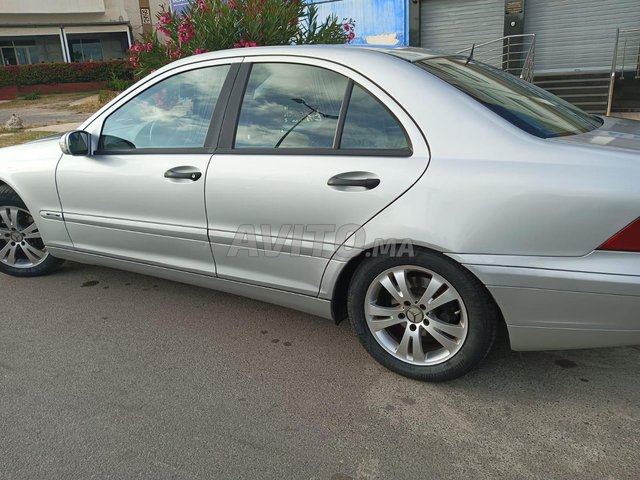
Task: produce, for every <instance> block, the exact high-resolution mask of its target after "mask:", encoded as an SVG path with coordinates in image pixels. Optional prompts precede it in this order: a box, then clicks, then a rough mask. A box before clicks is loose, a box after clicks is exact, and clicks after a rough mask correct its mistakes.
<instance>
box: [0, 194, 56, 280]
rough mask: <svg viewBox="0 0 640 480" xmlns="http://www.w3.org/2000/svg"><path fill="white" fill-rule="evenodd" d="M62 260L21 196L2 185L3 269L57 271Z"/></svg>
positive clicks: (0, 264) (13, 272) (40, 272)
mask: <svg viewBox="0 0 640 480" xmlns="http://www.w3.org/2000/svg"><path fill="white" fill-rule="evenodd" d="M62 263H63V261H62V260H60V259H57V258H55V257H53V256H51V255H50V254H49V252H47V248H46V247H45V245H44V242H43V241H42V236H41V235H40V231H39V230H38V226H37V225H36V222H35V220H34V218H33V216H32V215H31V213H30V212H29V210H28V209H27V207H26V205H25V204H24V202H23V201H22V199H20V197H19V196H18V195H16V193H15V192H14V191H13V190H11V189H10V188H8V187H6V186H2V187H0V272H2V273H6V274H8V275H13V276H15V277H35V276H39V275H46V274H48V273H51V272H53V271H55V270H57V269H58V267H59V266H60V265H61V264H62Z"/></svg>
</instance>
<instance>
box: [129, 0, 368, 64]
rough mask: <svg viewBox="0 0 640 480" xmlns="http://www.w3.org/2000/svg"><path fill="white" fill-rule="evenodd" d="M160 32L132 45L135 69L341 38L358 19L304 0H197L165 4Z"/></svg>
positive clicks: (344, 40)
mask: <svg viewBox="0 0 640 480" xmlns="http://www.w3.org/2000/svg"><path fill="white" fill-rule="evenodd" d="M156 29H157V30H158V31H159V32H161V33H162V34H163V35H164V37H166V38H165V39H164V41H160V40H159V39H158V36H157V34H156V33H155V32H154V33H153V34H145V35H143V37H142V40H141V41H138V42H136V44H135V45H133V46H132V47H131V49H130V54H131V58H130V62H131V64H132V65H133V66H134V67H135V69H136V75H140V76H142V75H146V74H148V73H150V72H152V71H153V70H156V69H158V68H160V67H161V66H163V65H166V64H167V63H169V62H171V61H173V60H177V59H179V58H184V57H188V56H190V55H198V54H200V53H204V52H212V51H215V50H224V49H227V48H246V47H255V46H258V45H290V44H311V43H314V44H336V43H348V42H350V41H351V40H353V38H354V37H355V33H354V22H353V20H351V19H349V20H342V21H340V20H338V18H337V17H336V16H335V15H331V16H329V17H327V18H325V19H324V20H322V21H320V20H319V19H318V10H317V8H316V7H315V5H313V4H311V5H305V4H304V3H303V2H302V1H301V0H194V1H193V2H192V3H191V5H190V6H189V7H188V8H187V9H186V10H185V11H184V12H183V13H182V14H181V15H176V14H173V13H172V12H171V11H170V10H168V9H167V8H166V7H164V6H163V7H162V10H161V12H160V13H159V14H158V23H157V26H156Z"/></svg>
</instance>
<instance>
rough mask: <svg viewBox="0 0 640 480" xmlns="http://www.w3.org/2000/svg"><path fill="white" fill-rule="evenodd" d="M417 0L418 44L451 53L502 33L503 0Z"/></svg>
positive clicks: (498, 36)
mask: <svg viewBox="0 0 640 480" xmlns="http://www.w3.org/2000/svg"><path fill="white" fill-rule="evenodd" d="M421 1H422V3H421V4H420V44H421V46H422V47H425V48H430V49H433V50H442V51H444V52H447V53H453V52H457V51H459V50H462V49H464V48H467V47H470V46H471V45H472V44H473V43H476V44H478V43H483V42H488V41H490V40H495V39H496V38H500V37H502V36H503V34H504V0H421ZM636 1H638V0H636Z"/></svg>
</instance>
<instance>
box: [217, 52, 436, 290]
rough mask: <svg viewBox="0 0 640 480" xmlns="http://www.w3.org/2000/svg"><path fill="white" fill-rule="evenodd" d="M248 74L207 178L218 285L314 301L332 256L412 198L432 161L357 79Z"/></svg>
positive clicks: (276, 63) (290, 65)
mask: <svg viewBox="0 0 640 480" xmlns="http://www.w3.org/2000/svg"><path fill="white" fill-rule="evenodd" d="M253 62H254V63H253V65H252V66H251V68H250V71H248V70H249V68H248V67H244V68H243V70H244V72H243V73H241V74H240V75H239V78H238V81H237V82H236V88H237V90H236V92H234V94H233V95H232V96H231V98H232V99H233V98H237V101H236V104H235V105H234V104H231V105H229V107H228V109H227V112H228V113H227V116H226V117H225V125H224V128H223V130H222V136H221V145H220V147H221V148H219V150H218V152H217V153H216V155H215V156H214V158H213V160H212V162H211V165H210V168H209V171H208V174H207V188H206V200H207V215H208V218H209V236H210V239H211V242H212V248H213V251H214V255H215V258H216V265H217V271H218V275H219V276H220V277H223V278H228V279H233V280H240V281H243V282H249V283H254V284H259V285H266V286H271V287H275V288H280V289H284V290H288V291H294V292H299V293H304V294H312V295H316V294H317V293H318V290H319V286H320V282H321V279H322V274H323V272H324V269H325V267H326V265H327V263H328V260H329V258H330V257H331V256H332V255H333V253H334V252H335V250H336V249H337V247H338V246H339V245H340V244H341V243H342V242H343V241H344V240H345V239H346V238H347V237H348V236H349V235H350V234H351V233H352V232H353V231H354V230H356V229H357V227H359V226H361V225H363V224H364V223H365V222H367V221H368V220H369V219H370V218H372V217H373V216H374V215H376V214H377V213H378V212H379V211H380V210H382V209H383V208H385V207H386V206H387V205H388V204H390V203H391V202H393V201H394V200H395V199H396V198H397V197H398V196H400V195H402V194H403V193H404V192H405V191H406V190H407V189H408V188H410V187H411V185H412V184H413V183H414V182H415V181H416V180H417V179H418V178H419V177H420V175H421V174H422V173H423V172H424V171H425V169H426V167H427V163H428V161H429V151H428V148H427V145H426V142H425V140H424V138H423V137H422V135H421V133H420V131H419V130H418V128H417V127H416V126H415V124H414V123H413V122H412V121H411V119H410V118H409V117H408V116H407V115H406V114H405V113H404V111H403V110H402V109H401V108H400V107H399V106H398V105H396V104H395V102H393V100H391V99H390V98H389V97H388V96H387V95H386V94H385V93H384V92H383V91H381V90H380V89H379V88H377V87H376V86H375V85H374V84H372V83H371V82H369V81H368V80H366V79H365V78H364V77H361V76H360V75H358V74H356V73H354V72H353V71H352V70H349V69H347V68H344V67H340V66H337V65H335V64H333V63H328V62H322V61H319V60H318V61H314V65H309V64H307V62H308V60H303V59H300V60H297V59H292V58H291V57H282V58H274V57H270V58H268V59H264V61H262V60H257V59H256V60H254V61H253ZM243 77H244V78H243ZM225 142H227V143H226V145H225ZM418 221H419V220H418ZM367 240H369V239H367Z"/></svg>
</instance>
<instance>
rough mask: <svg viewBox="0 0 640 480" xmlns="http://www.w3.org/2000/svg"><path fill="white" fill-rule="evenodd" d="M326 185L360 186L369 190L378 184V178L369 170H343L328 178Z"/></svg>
mask: <svg viewBox="0 0 640 480" xmlns="http://www.w3.org/2000/svg"><path fill="white" fill-rule="evenodd" d="M327 185H329V186H330V187H338V189H340V188H339V187H361V188H364V189H365V190H371V189H372V188H376V187H377V186H378V185H380V179H379V178H376V176H375V175H374V174H373V173H369V172H345V173H340V174H338V175H335V176H333V177H331V178H330V179H329V181H328V182H327Z"/></svg>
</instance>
